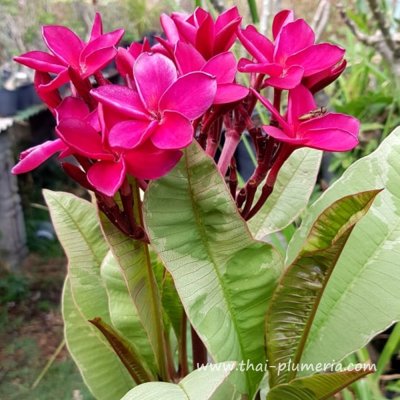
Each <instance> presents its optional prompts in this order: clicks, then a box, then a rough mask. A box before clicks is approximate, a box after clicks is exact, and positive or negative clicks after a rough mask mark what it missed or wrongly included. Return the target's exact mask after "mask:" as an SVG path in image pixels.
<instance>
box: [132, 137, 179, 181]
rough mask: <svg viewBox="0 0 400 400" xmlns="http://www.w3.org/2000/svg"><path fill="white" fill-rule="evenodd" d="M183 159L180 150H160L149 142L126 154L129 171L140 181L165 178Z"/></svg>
mask: <svg viewBox="0 0 400 400" xmlns="http://www.w3.org/2000/svg"><path fill="white" fill-rule="evenodd" d="M181 157H182V152H181V151H180V150H159V149H157V148H156V147H155V146H154V145H153V144H151V143H148V142H146V143H145V144H143V145H142V146H141V147H140V148H137V149H134V150H132V151H130V152H127V153H125V154H124V160H125V164H126V168H127V171H128V172H129V173H130V174H131V175H133V176H134V177H136V178H139V179H158V178H160V177H162V176H164V175H165V174H167V173H168V172H169V171H171V169H172V168H174V167H175V165H176V164H177V163H178V162H179V160H180V159H181Z"/></svg>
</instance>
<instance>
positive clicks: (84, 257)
mask: <svg viewBox="0 0 400 400" xmlns="http://www.w3.org/2000/svg"><path fill="white" fill-rule="evenodd" d="M43 195H44V198H45V200H46V203H47V205H48V207H49V211H50V216H51V219H52V221H53V225H54V229H55V231H56V233H57V236H58V239H59V240H60V243H61V245H62V247H63V248H64V251H65V253H66V255H67V257H68V275H69V279H70V282H71V288H72V293H73V296H74V299H75V302H76V304H77V305H78V307H79V309H80V310H81V312H82V314H83V315H84V317H85V318H86V319H92V318H95V317H100V318H102V319H103V320H104V321H106V322H110V316H109V312H108V300H107V293H106V290H105V287H104V283H103V282H102V280H101V277H100V265H101V263H102V261H103V259H104V257H105V255H106V254H107V251H108V246H107V243H106V242H105V240H104V238H103V235H102V233H101V230H100V225H99V221H98V218H97V213H96V208H95V207H94V205H93V204H91V203H89V202H88V201H86V200H82V199H80V198H78V197H76V196H75V195H73V194H71V193H65V192H52V191H50V190H44V191H43ZM93 299H96V301H93Z"/></svg>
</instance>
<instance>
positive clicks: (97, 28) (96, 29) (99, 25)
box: [89, 12, 103, 42]
mask: <svg viewBox="0 0 400 400" xmlns="http://www.w3.org/2000/svg"><path fill="white" fill-rule="evenodd" d="M102 34H103V21H102V20H101V15H100V13H98V12H97V13H96V15H95V16H94V21H93V25H92V30H91V31H90V39H89V42H92V41H93V40H95V39H97V38H98V37H99V36H101V35H102Z"/></svg>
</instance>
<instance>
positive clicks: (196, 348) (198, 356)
mask: <svg viewBox="0 0 400 400" xmlns="http://www.w3.org/2000/svg"><path fill="white" fill-rule="evenodd" d="M191 332H192V349H193V369H197V368H199V367H201V366H202V365H207V361H208V359H207V349H206V346H204V343H203V342H202V340H201V339H200V338H199V336H198V335H197V332H196V331H195V330H194V329H193V327H191Z"/></svg>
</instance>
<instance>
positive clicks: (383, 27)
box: [368, 0, 397, 52]
mask: <svg viewBox="0 0 400 400" xmlns="http://www.w3.org/2000/svg"><path fill="white" fill-rule="evenodd" d="M368 4H369V7H370V8H371V11H372V14H373V15H374V18H375V20H376V22H377V23H378V27H379V29H380V31H381V32H382V35H383V38H384V40H385V42H386V44H387V46H388V47H389V49H390V50H392V51H393V52H395V51H396V47H397V46H396V44H395V43H394V41H393V37H392V34H391V33H390V27H389V24H388V21H387V18H386V16H385V15H384V14H383V12H382V11H381V10H380V7H379V6H380V5H379V3H378V1H377V0H368Z"/></svg>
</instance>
